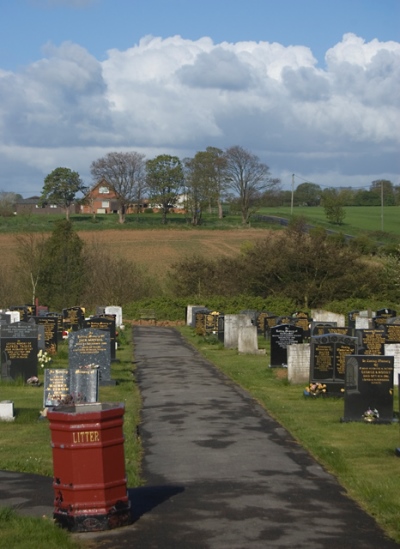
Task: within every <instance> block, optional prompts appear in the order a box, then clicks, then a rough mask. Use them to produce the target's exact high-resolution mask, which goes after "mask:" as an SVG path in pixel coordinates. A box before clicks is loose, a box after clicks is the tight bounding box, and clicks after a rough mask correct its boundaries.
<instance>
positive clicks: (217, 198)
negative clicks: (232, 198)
mask: <svg viewBox="0 0 400 549" xmlns="http://www.w3.org/2000/svg"><path fill="white" fill-rule="evenodd" d="M225 165H226V161H225V157H224V155H223V151H222V150H221V149H217V148H215V147H207V149H206V150H205V151H199V152H197V153H196V154H195V156H194V158H188V159H186V160H185V161H184V167H185V187H186V192H187V206H188V210H189V212H190V214H191V217H192V224H193V225H199V224H200V222H201V216H202V212H203V210H204V208H205V207H206V206H207V205H208V206H209V208H210V209H211V205H212V203H213V202H216V203H217V206H218V217H219V218H220V219H222V217H223V212H222V195H223V192H224V185H225V181H224V168H225Z"/></svg>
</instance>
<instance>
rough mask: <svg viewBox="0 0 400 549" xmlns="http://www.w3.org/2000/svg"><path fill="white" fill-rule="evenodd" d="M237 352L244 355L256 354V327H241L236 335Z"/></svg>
mask: <svg viewBox="0 0 400 549" xmlns="http://www.w3.org/2000/svg"><path fill="white" fill-rule="evenodd" d="M238 352H239V353H241V354H245V355H255V354H257V353H258V339H257V326H253V324H252V325H251V326H241V327H240V328H239V334H238Z"/></svg>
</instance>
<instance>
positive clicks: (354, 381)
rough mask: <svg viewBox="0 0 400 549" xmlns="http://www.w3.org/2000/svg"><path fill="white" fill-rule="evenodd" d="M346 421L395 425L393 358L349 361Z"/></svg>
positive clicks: (381, 357)
mask: <svg viewBox="0 0 400 549" xmlns="http://www.w3.org/2000/svg"><path fill="white" fill-rule="evenodd" d="M345 380H346V381H345V401H344V417H343V418H342V421H362V422H366V423H391V422H392V421H393V357H392V356H381V355H376V356H373V355H368V356H367V355H353V356H347V357H346V378H345Z"/></svg>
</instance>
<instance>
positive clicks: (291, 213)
mask: <svg viewBox="0 0 400 549" xmlns="http://www.w3.org/2000/svg"><path fill="white" fill-rule="evenodd" d="M293 195H294V173H292V197H291V200H290V215H293Z"/></svg>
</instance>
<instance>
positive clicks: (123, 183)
mask: <svg viewBox="0 0 400 549" xmlns="http://www.w3.org/2000/svg"><path fill="white" fill-rule="evenodd" d="M144 158H145V156H144V154H140V153H138V152H127V153H122V152H111V153H108V154H106V156H103V157H102V158H99V159H98V160H95V161H94V162H92V165H91V167H90V172H91V174H92V176H93V178H94V179H95V181H100V179H105V180H106V181H107V182H108V183H109V185H110V186H111V187H112V188H113V190H114V192H115V194H116V196H117V198H118V201H119V205H120V207H119V210H118V214H119V222H120V223H125V215H126V211H127V209H128V208H129V206H131V205H132V204H134V203H135V202H136V203H137V204H138V206H140V202H141V199H142V196H143V192H144V188H145V182H146V179H145V160H144Z"/></svg>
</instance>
